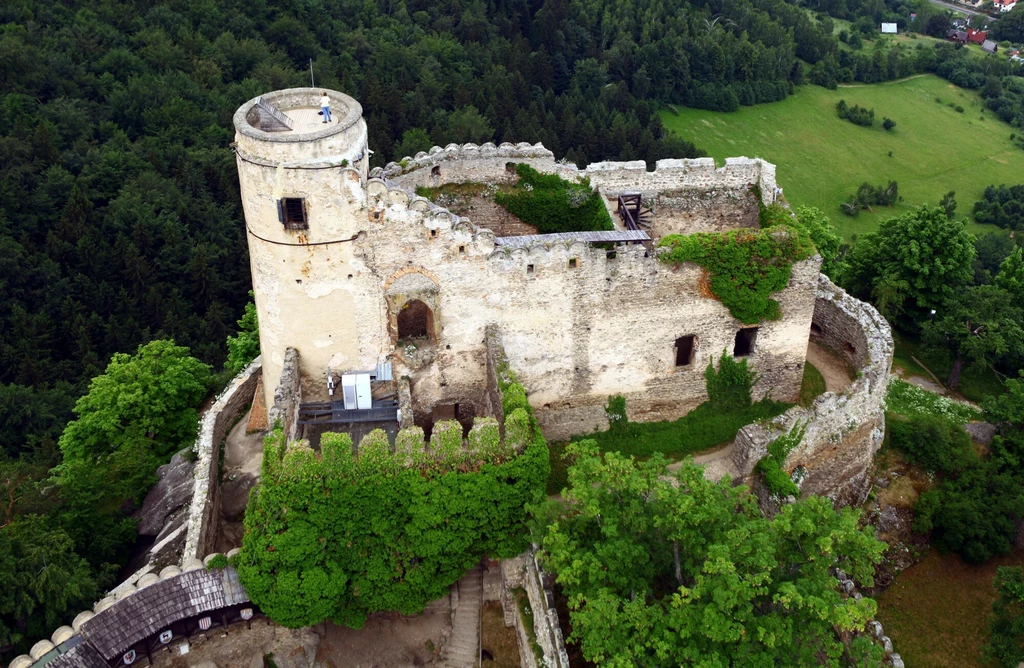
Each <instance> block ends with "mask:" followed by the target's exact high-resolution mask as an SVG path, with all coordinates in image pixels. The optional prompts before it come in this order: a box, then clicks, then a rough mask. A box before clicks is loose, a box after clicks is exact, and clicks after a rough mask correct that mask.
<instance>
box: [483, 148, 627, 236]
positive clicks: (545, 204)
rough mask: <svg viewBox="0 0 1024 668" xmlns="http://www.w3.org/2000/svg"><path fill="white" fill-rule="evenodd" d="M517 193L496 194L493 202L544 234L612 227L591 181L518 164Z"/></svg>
mask: <svg viewBox="0 0 1024 668" xmlns="http://www.w3.org/2000/svg"><path fill="white" fill-rule="evenodd" d="M516 174H518V175H519V183H518V184H517V187H516V190H515V192H512V193H500V192H499V193H496V194H495V196H494V201H495V202H497V203H498V204H500V205H501V206H503V207H505V208H506V209H508V211H509V213H511V214H513V215H515V216H517V217H518V218H519V219H520V220H522V221H523V222H524V223H528V224H530V225H533V226H534V227H536V228H537V231H538V232H540V233H541V234H550V233H554V232H586V231H593V230H613V229H615V226H614V225H612V219H611V216H609V215H608V209H606V208H605V206H604V201H602V199H601V195H600V193H598V192H596V191H595V190H593V189H592V188H591V187H590V181H589V180H587V179H583V181H582V182H580V183H570V182H569V181H566V180H565V179H563V178H561V177H560V176H558V175H557V174H541V173H540V172H538V171H537V170H535V169H534V168H533V167H530V166H529V165H527V164H522V163H521V164H518V165H516Z"/></svg>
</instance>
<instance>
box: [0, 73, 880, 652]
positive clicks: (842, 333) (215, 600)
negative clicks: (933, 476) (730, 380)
mask: <svg viewBox="0 0 1024 668" xmlns="http://www.w3.org/2000/svg"><path fill="white" fill-rule="evenodd" d="M320 95H321V90H320V89H309V88H296V89H288V90H280V91H275V92H272V93H268V94H266V95H263V96H262V97H260V98H256V99H254V100H250V101H249V102H247V103H245V104H244V105H242V107H241V108H239V110H238V111H237V112H236V114H235V117H234V124H235V129H236V135H235V144H234V149H235V151H236V156H237V164H238V173H239V181H240V186H241V195H242V202H243V209H244V215H245V225H246V232H247V238H248V243H249V256H250V264H251V270H252V280H253V290H254V294H255V301H256V308H257V312H258V316H259V336H260V348H261V351H262V355H261V357H260V358H258V359H257V360H256V361H255V362H254V363H253V364H252V365H251V366H250V367H249V368H247V369H246V370H245V371H243V372H242V373H241V374H240V375H239V376H238V377H237V378H236V379H235V380H234V381H233V383H232V384H231V385H229V387H228V388H227V389H226V390H225V392H224V393H223V394H222V395H221V396H220V397H219V398H218V400H217V401H216V403H215V404H214V405H213V407H212V408H211V409H210V410H209V411H207V413H206V415H205V416H204V418H203V421H202V423H201V429H200V432H199V436H198V440H197V443H196V447H195V450H196V452H197V455H198V461H197V462H196V465H195V473H194V476H195V485H194V491H193V493H192V495H191V499H190V502H189V505H188V508H187V512H183V513H182V514H181V518H182V520H181V521H182V522H183V524H182V525H181V527H180V529H178V533H179V534H180V538H179V541H180V544H181V548H180V552H178V554H177V556H176V559H177V561H176V565H170V566H164V565H162V564H163V563H164V562H159V563H157V562H155V561H151V562H150V563H149V564H148V565H147V566H146V567H144V568H142V569H140V570H139V571H138V572H137V573H135V574H134V575H133V576H132V577H131V578H129V579H128V580H126V581H125V582H124V583H122V584H121V585H119V587H117V588H116V589H115V590H113V591H112V592H111V593H110V594H109V595H108V596H107V597H106V598H104V599H103V600H102V601H100V602H98V603H97V605H96V606H95V608H94V609H93V610H91V611H86V612H84V613H82V614H81V615H79V617H78V618H76V619H75V622H74V623H73V624H72V625H71V626H70V627H61V628H60V629H57V631H55V632H54V636H53V637H52V638H51V639H50V640H46V641H40V643H38V644H37V646H36V647H33V649H32V652H31V653H30V655H29V656H24V657H18V659H15V661H14V662H13V663H12V664H11V665H12V666H16V667H17V668H24V667H26V666H31V665H44V664H46V663H48V662H52V663H53V665H54V666H62V665H69V666H102V665H121V664H124V665H128V663H129V662H127V661H126V660H125V657H126V656H128V654H129V653H131V656H132V658H133V661H134V660H135V657H136V656H138V657H142V658H145V657H146V656H147V655H148V654H149V653H150V652H152V651H155V650H157V649H160V648H161V647H163V646H164V645H166V644H167V643H161V638H162V637H163V636H164V635H166V633H167V632H168V631H173V632H172V633H171V636H170V637H173V638H175V639H177V638H179V637H182V636H184V638H185V639H186V640H187V639H188V638H190V637H193V636H194V635H195V634H197V633H203V632H205V628H204V625H206V626H208V625H209V624H211V623H213V624H220V625H221V626H223V627H224V628H225V629H227V628H228V627H229V626H230V625H231V624H232V623H234V624H236V625H241V624H242V622H243V620H244V622H245V624H246V625H247V626H248V625H249V620H250V619H251V618H252V616H253V615H254V614H255V615H256V616H257V617H258V616H259V611H258V609H257V610H255V611H254V610H253V605H252V604H251V603H250V602H249V601H248V597H247V595H246V594H245V592H244V591H242V590H241V588H240V587H239V586H238V584H237V576H236V575H235V574H234V572H233V571H232V570H231V569H227V570H224V571H217V570H214V571H206V570H202V566H201V564H202V563H203V561H204V559H205V560H206V561H207V562H209V561H210V560H211V558H212V557H213V554H214V553H215V552H216V551H217V550H218V549H224V548H223V545H224V543H223V541H222V540H221V541H218V536H219V535H220V534H222V533H223V532H222V531H221V528H220V525H219V523H220V522H221V519H220V517H221V496H222V494H221V490H220V480H219V477H220V476H219V475H218V461H219V453H220V449H221V448H222V447H223V446H222V442H223V440H224V438H225V435H226V434H227V432H228V431H229V430H230V429H231V425H233V424H234V423H235V421H236V417H237V416H238V415H240V413H241V412H243V411H244V407H245V406H246V405H247V403H248V401H249V398H251V397H252V396H253V393H254V392H255V393H256V395H257V396H256V398H255V400H254V411H253V412H254V413H256V412H257V411H256V409H255V406H256V405H262V407H263V408H264V409H265V410H266V414H267V416H268V419H269V423H270V424H275V423H279V424H281V425H282V426H283V427H284V430H285V435H286V438H287V439H288V440H296V439H300V438H303V439H309V440H310V442H312V443H313V444H314V445H315V444H316V443H317V442H318V440H319V435H320V434H321V433H322V432H324V431H345V432H348V433H350V434H351V436H352V441H353V442H356V443H358V442H359V441H360V439H361V438H362V437H363V436H364V435H365V434H367V433H369V432H370V431H371V430H373V429H377V428H381V429H384V431H385V432H387V433H388V435H389V437H390V439H391V445H392V447H393V448H396V450H395V451H396V452H400V451H402V447H403V443H404V442H405V441H404V440H403V439H404V438H405V437H403V436H402V434H409V433H418V430H410V429H408V428H409V427H413V426H419V427H421V428H422V429H423V430H424V431H425V432H427V441H426V442H428V443H430V442H432V440H431V438H430V432H431V431H432V429H433V427H434V425H435V423H437V424H438V425H439V427H438V431H439V432H448V431H451V430H452V429H453V428H454V427H453V426H452V425H453V423H452V422H449V421H450V420H457V421H458V422H460V423H461V424H462V426H463V428H464V436H466V437H467V439H468V443H469V444H470V446H471V445H472V443H473V439H474V437H473V433H472V432H471V428H472V427H473V425H474V423H476V424H477V431H480V430H481V429H485V428H486V429H489V430H491V431H494V430H495V429H497V428H498V425H501V427H500V429H501V433H502V436H503V437H506V438H507V437H508V434H507V433H506V426H507V425H506V419H505V418H506V416H504V415H502V414H501V406H502V400H501V396H500V392H499V391H498V390H497V389H496V381H495V378H496V376H495V366H496V363H497V362H496V361H497V360H501V364H502V365H504V364H507V365H508V367H509V368H510V369H511V370H513V371H514V373H515V375H516V377H517V378H518V380H519V382H521V383H522V385H523V386H524V387H525V389H526V392H527V396H528V401H529V403H530V405H531V406H532V408H533V413H534V415H535V417H536V419H537V422H538V424H539V426H540V427H541V429H542V431H543V434H544V436H545V437H546V438H547V439H548V440H565V439H569V438H571V437H574V436H578V435H583V434H587V433H592V432H594V431H596V430H603V429H607V428H608V426H609V424H608V418H607V415H606V412H605V407H606V405H607V404H608V399H609V396H611V395H623V396H624V397H625V399H626V406H627V412H628V417H629V419H630V420H634V421H655V420H673V419H677V418H679V417H681V416H682V415H685V414H686V413H687V412H689V411H690V410H691V409H693V408H694V407H696V406H697V405H699V404H701V403H702V402H704V401H705V400H706V399H707V392H706V388H705V378H704V371H705V369H706V368H707V366H708V364H709V362H711V361H712V360H713V359H716V358H717V357H719V356H720V355H722V353H723V351H724V352H726V353H727V354H732V355H734V356H735V357H737V358H745V359H746V360H747V361H748V364H749V366H750V368H752V369H753V370H754V371H755V372H756V374H757V378H758V380H757V383H756V385H755V386H754V399H755V400H756V399H760V398H763V397H765V396H771V398H773V399H775V400H780V401H789V402H794V401H795V400H796V399H797V397H798V396H799V393H800V388H801V382H802V378H803V370H804V364H805V362H806V359H807V353H808V344H809V342H814V343H815V344H816V345H820V346H823V347H824V348H827V349H829V350H831V351H833V353H834V354H835V356H836V357H838V358H840V359H842V360H843V361H844V362H845V364H846V365H848V366H849V368H850V369H851V371H852V374H851V381H850V383H849V385H847V386H845V387H843V388H840V389H836V390H835V391H829V392H826V393H825V394H823V395H821V396H820V397H818V398H817V399H816V400H815V402H814V403H813V405H812V406H810V407H809V408H801V407H794V408H792V409H790V410H789V411H787V412H786V413H784V414H783V415H780V416H778V417H777V418H775V419H773V420H771V421H769V422H767V423H764V424H752V425H747V426H746V427H744V428H742V429H741V430H740V432H739V434H738V435H737V438H736V441H735V443H734V444H733V446H732V447H731V449H730V451H729V452H728V454H727V461H726V462H725V464H726V466H725V468H726V470H727V471H728V472H729V473H731V474H732V475H733V477H734V479H737V480H745V481H747V482H754V475H753V474H754V468H755V466H756V464H757V462H758V461H759V460H760V459H761V458H762V457H763V456H764V454H765V452H766V451H767V446H768V444H769V443H770V442H771V441H772V440H773V439H774V438H777V437H778V436H779V435H780V434H782V433H785V432H787V431H789V430H790V429H791V428H792V427H793V426H795V425H797V424H801V425H804V426H805V427H806V432H805V436H804V439H803V441H802V442H801V443H800V445H799V446H798V447H797V448H795V449H794V450H793V451H792V452H791V453H790V454H789V456H788V458H787V460H786V462H785V466H784V468H785V469H786V471H787V472H789V473H790V474H791V475H792V476H793V479H794V481H798V484H799V485H800V488H801V492H802V493H803V494H820V495H824V496H828V497H829V498H831V499H832V500H833V501H834V502H835V503H837V504H840V505H845V504H856V503H860V502H861V501H863V499H864V498H865V497H866V496H867V493H868V491H869V488H870V478H869V475H868V471H869V468H870V466H871V462H872V458H873V455H874V453H875V451H876V450H877V448H878V447H879V446H880V444H881V441H882V437H883V435H884V429H885V424H884V414H883V411H884V396H885V392H886V385H887V379H888V374H889V369H890V366H891V363H892V351H893V344H892V336H891V333H890V331H889V327H888V325H887V324H886V322H885V321H884V319H882V318H881V317H880V316H879V314H878V313H877V311H875V309H874V308H872V307H871V306H870V305H868V304H865V303H863V302H860V301H858V300H856V299H853V298H852V297H850V296H849V295H847V294H846V293H845V292H843V291H842V290H841V289H839V288H838V287H836V286H835V285H833V284H832V283H831V281H829V280H828V278H827V277H825V276H824V275H822V274H820V271H819V269H820V264H821V259H820V257H819V256H813V257H810V258H807V259H804V260H800V261H797V262H795V263H794V264H793V265H792V272H791V277H790V280H789V283H788V285H787V286H786V287H785V288H784V289H782V290H781V291H780V292H777V293H775V294H773V295H772V297H773V299H775V300H777V301H778V303H779V306H780V309H781V318H779V319H777V320H762V321H761V322H759V323H756V324H749V323H747V324H745V323H742V322H740V321H739V320H738V319H736V318H735V317H734V316H733V315H732V313H731V312H730V310H729V309H728V308H727V307H726V306H724V305H723V304H722V303H721V302H720V301H719V300H718V299H717V298H716V297H715V296H714V295H713V294H712V293H711V291H710V289H709V287H708V285H709V283H708V281H709V279H708V273H707V271H706V270H705V269H703V268H701V267H699V266H697V265H695V264H692V263H683V264H681V265H678V266H673V265H671V264H668V263H665V262H662V261H660V260H659V258H658V254H659V252H662V251H661V250H660V249H659V248H658V246H657V243H658V241H659V239H661V238H662V237H664V236H665V235H668V234H690V233H694V232H712V233H717V232H729V231H733V230H740V229H750V228H758V227H759V211H760V209H761V205H768V204H771V203H772V201H773V200H774V198H775V195H776V193H777V192H778V189H777V184H776V182H775V166H774V165H772V164H770V163H767V162H765V161H763V160H760V159H747V158H730V159H727V160H726V161H725V164H724V165H723V166H722V167H716V165H715V163H714V160H712V159H710V158H701V159H696V160H660V161H658V163H657V165H656V168H655V170H654V171H648V170H647V167H646V165H645V163H644V162H642V161H637V162H603V163H597V164H592V165H589V166H587V167H585V168H579V167H576V166H574V165H569V164H564V163H562V162H559V161H556V160H555V158H554V155H553V154H552V153H551V151H549V150H547V149H545V148H544V147H543V146H541V145H540V144H537V145H531V144H525V143H521V144H515V145H513V144H502V145H500V146H495V145H493V144H490V143H488V144H484V145H482V146H476V145H473V144H465V145H461V146H460V145H455V144H452V145H449V146H447V147H444V148H441V147H436V146H435V147H434V148H432V149H431V150H430V151H429V152H423V153H419V154H417V155H416V156H411V157H408V158H406V159H403V160H402V161H400V162H397V163H395V162H393V163H390V164H388V165H387V166H386V167H384V168H380V167H377V168H373V169H371V168H370V166H369V163H370V160H369V158H370V154H371V151H370V147H369V146H368V145H367V136H368V135H367V128H366V123H365V122H364V120H363V118H362V108H361V107H360V105H359V103H358V102H357V101H356V100H354V99H352V98H351V97H349V96H347V95H344V94H342V93H339V92H336V91H328V96H329V97H330V99H331V102H332V111H333V115H334V118H335V121H334V122H333V123H331V124H323V123H322V121H321V118H320V117H319V116H318V115H317V111H318V110H319V99H320ZM520 163H525V164H527V165H529V166H530V167H532V168H533V169H535V170H537V171H538V172H541V173H544V174H557V175H558V176H560V177H561V178H563V179H566V180H568V181H571V182H582V181H583V180H584V179H586V180H587V181H588V182H589V183H590V185H591V187H592V188H593V189H594V190H595V191H596V192H597V193H599V194H600V196H601V198H602V199H603V201H604V202H605V205H606V207H607V208H608V211H609V213H610V214H611V218H612V220H613V221H614V222H615V229H614V230H612V231H606V232H575V233H558V234H532V233H529V232H532V231H533V230H531V229H529V226H526V225H523V224H520V223H516V222H513V224H509V222H508V220H507V218H503V219H501V220H498V218H501V217H498V216H488V215H485V214H486V212H483V211H482V212H481V213H482V214H484V215H481V220H479V221H478V223H479V224H477V223H474V222H472V221H471V220H469V219H467V218H465V217H461V216H459V215H457V214H455V213H453V212H452V211H451V210H449V209H447V208H444V207H441V206H438V205H437V204H435V203H433V202H431V201H430V200H428V199H426V198H424V197H421V196H418V195H417V194H416V191H417V189H422V188H439V187H442V186H451V185H458V184H487V185H488V187H492V186H496V185H497V186H500V185H502V184H511V183H513V182H515V181H516V178H517V177H516V174H515V172H514V168H515V165H516V164H520ZM421 192H422V190H421ZM638 196H639V197H638ZM620 198H622V199H621V200H620ZM620 201H626V202H634V203H637V204H638V206H637V209H636V210H637V211H640V210H642V211H644V221H643V223H644V224H643V225H635V224H629V221H627V220H626V218H627V216H620V215H619V202H620ZM853 376H855V377H853ZM491 418H494V419H493V420H492V419H491ZM403 430H404V431H403ZM396 441H397V442H396ZM406 445H408V444H407V443H406ZM412 447H413V449H415V448H416V447H419V448H422V447H423V444H422V442H420V441H417V442H416V444H414V446H412ZM218 546H219V547H218ZM236 547H237V546H236ZM224 551H226V549H224ZM527 566H529V564H527ZM502 568H503V569H504V568H505V567H504V566H503V567H502ZM512 570H515V569H512ZM512 570H510V573H509V576H508V578H506V579H509V578H510V579H509V581H510V582H513V584H512V585H510V586H525V587H526V588H527V590H528V591H529V592H530V598H531V602H532V603H533V607H534V610H535V616H536V622H535V623H536V624H537V625H538V628H537V633H536V636H537V637H538V638H541V637H545V636H546V635H551V636H552V637H553V638H554V640H552V642H550V643H545V647H544V650H545V655H546V656H547V657H548V658H549V661H550V665H563V662H562V661H561V659H562V657H561V656H559V651H558V646H559V645H560V643H561V639H560V636H558V633H557V621H552V620H554V619H555V615H554V611H553V610H552V611H550V612H551V614H550V615H549V614H547V613H546V612H544V613H543V614H539V613H537V611H543V610H544V609H545V608H546V607H547V606H546V605H545V603H544V600H545V594H544V589H543V585H542V584H538V583H540V582H541V580H542V578H541V577H540V576H539V575H538V574H537V569H536V564H535V563H534V565H533V568H532V570H531V569H530V568H527V567H523V568H522V569H520V570H517V571H515V573H512ZM523 573H526V574H527V575H526V576H525V577H526V582H525V584H524V583H522V582H520V583H519V584H514V582H518V581H519V580H522V579H523V577H524V576H523V575H522V574H523ZM516 578H518V579H519V580H516ZM534 599H536V600H535V601H534ZM513 612H514V611H513ZM508 614H511V616H512V617H518V615H516V614H513V613H508ZM541 624H547V626H546V627H544V628H543V629H542V628H540V626H539V625H541ZM232 628H234V627H232ZM523 637H525V636H523ZM168 642H170V641H169V640H168ZM175 642H177V641H175ZM186 644H187V643H186Z"/></svg>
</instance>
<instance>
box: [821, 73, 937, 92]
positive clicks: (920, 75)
mask: <svg viewBox="0 0 1024 668" xmlns="http://www.w3.org/2000/svg"><path fill="white" fill-rule="evenodd" d="M927 76H931V74H929V73H925V74H915V75H913V76H909V77H903V78H902V79H893V80H892V81H879V82H878V83H877V84H838V87H839V88H867V87H868V86H879V85H881V86H884V85H886V84H898V83H903V82H904V81H910V80H911V79H920V78H921V77H927Z"/></svg>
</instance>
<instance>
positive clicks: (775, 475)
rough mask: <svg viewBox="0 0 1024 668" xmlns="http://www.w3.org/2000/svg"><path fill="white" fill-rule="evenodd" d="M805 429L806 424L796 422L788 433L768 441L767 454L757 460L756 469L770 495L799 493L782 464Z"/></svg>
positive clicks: (778, 495)
mask: <svg viewBox="0 0 1024 668" xmlns="http://www.w3.org/2000/svg"><path fill="white" fill-rule="evenodd" d="M806 430H807V425H806V424H805V423H799V422H798V423H797V424H796V425H794V426H793V429H791V430H790V431H789V433H786V434H783V435H782V436H779V437H778V438H776V439H775V440H774V441H772V442H771V443H769V444H768V454H767V455H765V456H764V457H762V458H761V460H760V461H759V462H757V467H756V470H757V471H758V472H759V473H760V474H761V476H762V478H763V479H764V484H765V487H767V488H768V491H769V492H771V494H772V495H774V496H776V497H778V498H780V499H781V498H785V497H787V496H799V495H800V488H799V487H797V486H796V483H795V482H793V479H792V478H791V477H790V476H789V474H788V473H786V469H784V468H783V466H784V465H785V463H786V458H787V457H789V453H790V452H792V451H793V448H795V447H796V446H798V445H800V441H802V440H803V438H804V432H805V431H806Z"/></svg>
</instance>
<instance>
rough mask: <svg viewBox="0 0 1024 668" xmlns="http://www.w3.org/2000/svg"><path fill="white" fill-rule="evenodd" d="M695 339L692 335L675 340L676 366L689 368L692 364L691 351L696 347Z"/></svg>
mask: <svg viewBox="0 0 1024 668" xmlns="http://www.w3.org/2000/svg"><path fill="white" fill-rule="evenodd" d="M696 342H697V337H696V336H694V335H693V334H688V335H686V336H680V337H679V338H678V339H676V366H690V365H691V364H693V350H694V348H695V347H696V346H695V345H694V344H695V343H696Z"/></svg>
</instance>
